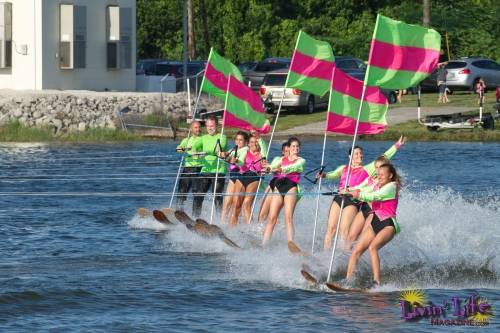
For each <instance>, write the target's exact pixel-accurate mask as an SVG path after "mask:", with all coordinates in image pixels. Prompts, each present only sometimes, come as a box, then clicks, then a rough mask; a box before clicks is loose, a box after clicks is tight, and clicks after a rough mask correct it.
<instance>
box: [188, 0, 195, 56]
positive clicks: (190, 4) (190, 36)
mask: <svg viewBox="0 0 500 333" xmlns="http://www.w3.org/2000/svg"><path fill="white" fill-rule="evenodd" d="M187 17H188V49H189V59H191V60H193V59H196V48H195V44H194V20H193V0H187Z"/></svg>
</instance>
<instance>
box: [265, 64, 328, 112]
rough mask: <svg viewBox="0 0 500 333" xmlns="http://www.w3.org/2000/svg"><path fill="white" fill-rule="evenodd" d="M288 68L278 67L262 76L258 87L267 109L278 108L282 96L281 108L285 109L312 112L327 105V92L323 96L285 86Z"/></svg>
mask: <svg viewBox="0 0 500 333" xmlns="http://www.w3.org/2000/svg"><path fill="white" fill-rule="evenodd" d="M287 74H288V70H283V69H278V70H274V71H271V72H269V73H267V74H266V75H265V76H264V79H263V82H262V85H261V86H260V88H259V93H260V95H261V97H262V98H263V99H265V100H266V102H265V104H266V106H267V107H268V109H269V110H274V109H276V108H278V106H279V103H280V101H281V98H282V97H283V91H284V92H285V93H284V97H283V104H282V108H285V109H292V108H293V109H300V110H302V111H304V112H306V113H313V112H314V110H315V109H316V108H318V107H320V106H323V107H326V106H327V105H328V96H329V95H328V94H325V96H323V97H318V96H314V95H312V94H310V93H308V92H305V91H301V90H299V89H292V88H286V89H284V87H285V82H286V76H287Z"/></svg>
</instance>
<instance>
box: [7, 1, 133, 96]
mask: <svg viewBox="0 0 500 333" xmlns="http://www.w3.org/2000/svg"><path fill="white" fill-rule="evenodd" d="M135 27H136V4H135V0H0V89H2V88H8V89H29V90H41V89H61V90H66V89H86V90H96V91H102V90H118V91H135V63H136V28H135Z"/></svg>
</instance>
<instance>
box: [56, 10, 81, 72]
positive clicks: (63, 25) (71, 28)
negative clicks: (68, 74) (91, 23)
mask: <svg viewBox="0 0 500 333" xmlns="http://www.w3.org/2000/svg"><path fill="white" fill-rule="evenodd" d="M59 13H60V18H59V19H60V32H59V34H60V39H59V41H60V42H59V61H60V68H62V69H73V68H85V67H86V60H87V57H86V53H87V8H86V7H85V6H75V5H71V4H61V5H60V7H59Z"/></svg>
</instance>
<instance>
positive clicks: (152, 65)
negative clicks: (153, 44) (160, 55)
mask: <svg viewBox="0 0 500 333" xmlns="http://www.w3.org/2000/svg"><path fill="white" fill-rule="evenodd" d="M163 61H165V59H141V60H139V61H138V62H137V64H136V67H135V74H136V75H156V74H155V73H156V64H158V63H159V62H163Z"/></svg>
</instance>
